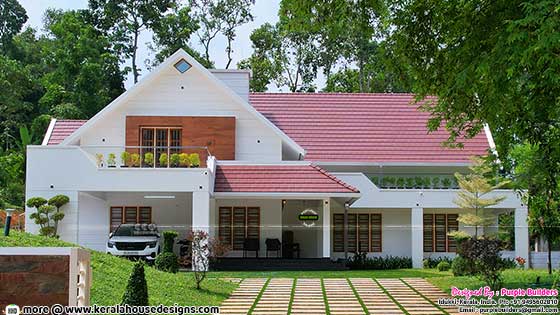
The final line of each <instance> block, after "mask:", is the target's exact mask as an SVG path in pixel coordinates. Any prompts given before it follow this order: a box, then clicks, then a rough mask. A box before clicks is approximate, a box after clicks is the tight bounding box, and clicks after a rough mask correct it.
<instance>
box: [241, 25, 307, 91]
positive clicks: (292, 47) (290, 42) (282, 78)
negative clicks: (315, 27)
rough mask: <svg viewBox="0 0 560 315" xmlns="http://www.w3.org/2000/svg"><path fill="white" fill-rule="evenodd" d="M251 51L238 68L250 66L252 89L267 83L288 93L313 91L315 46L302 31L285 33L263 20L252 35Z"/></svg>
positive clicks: (277, 26) (278, 26)
mask: <svg viewBox="0 0 560 315" xmlns="http://www.w3.org/2000/svg"><path fill="white" fill-rule="evenodd" d="M251 42H252V43H253V44H252V46H253V54H252V55H251V57H250V58H248V59H246V60H243V61H241V62H240V63H239V64H238V66H239V67H240V68H245V69H251V70H252V71H253V79H252V81H253V82H251V90H252V91H256V92H262V91H266V88H267V85H268V84H271V83H273V84H275V85H276V86H277V87H279V88H283V87H286V88H287V89H288V90H289V91H291V92H298V91H313V90H314V88H315V87H314V86H313V80H314V79H315V77H316V74H317V66H316V65H315V63H314V62H313V57H314V56H315V55H314V51H315V49H314V46H313V45H312V44H311V42H310V41H309V37H308V36H307V34H305V33H294V32H291V33H288V32H286V30H285V29H283V27H282V25H281V24H277V25H271V24H269V23H265V24H263V25H261V27H259V28H257V29H255V30H254V31H253V33H252V34H251Z"/></svg>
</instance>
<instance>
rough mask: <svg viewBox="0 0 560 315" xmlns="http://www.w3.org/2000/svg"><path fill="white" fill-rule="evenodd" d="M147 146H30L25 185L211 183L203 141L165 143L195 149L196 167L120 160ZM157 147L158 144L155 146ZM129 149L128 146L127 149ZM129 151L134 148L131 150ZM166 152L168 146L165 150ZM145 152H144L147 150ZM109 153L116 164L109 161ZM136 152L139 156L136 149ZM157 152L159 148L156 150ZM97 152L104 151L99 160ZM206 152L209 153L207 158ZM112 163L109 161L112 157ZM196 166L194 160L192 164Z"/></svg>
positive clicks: (136, 187) (202, 186)
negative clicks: (196, 144) (199, 143)
mask: <svg viewBox="0 0 560 315" xmlns="http://www.w3.org/2000/svg"><path fill="white" fill-rule="evenodd" d="M141 149H145V148H139V147H136V148H127V147H123V146H29V147H28V154H27V162H28V163H27V174H28V183H29V184H28V188H29V190H30V191H33V190H60V191H75V190H77V191H101V192H127V191H134V192H137V191H149V192H193V191H209V190H211V189H212V188H211V185H212V184H213V172H214V169H215V159H214V157H213V156H212V155H210V154H209V152H208V151H207V149H206V148H204V147H184V148H169V150H172V149H173V150H175V149H177V150H180V151H178V152H173V153H172V154H174V153H186V154H192V153H198V154H199V156H200V165H199V166H198V167H190V164H189V167H186V166H185V167H181V165H179V166H178V167H174V166H173V165H174V164H173V163H171V157H170V155H168V156H167V163H163V164H162V163H154V165H150V163H146V162H145V161H141V160H140V159H139V161H138V162H137V163H135V164H134V165H132V164H130V165H126V164H123V163H122V161H121V159H120V155H121V153H122V152H125V151H126V152H129V153H130V155H132V154H133V153H136V152H141ZM156 149H161V148H156ZM129 150H130V151H129ZM131 152H132V153H131ZM168 152H169V151H168ZM145 153H148V152H145ZM109 154H112V155H111V157H113V155H114V156H115V161H114V163H115V164H111V165H109V164H107V159H108V157H109ZM136 154H138V157H140V153H136ZM158 154H159V157H161V156H162V155H163V153H158ZM96 155H102V157H103V159H102V163H100V164H98V163H97V162H98V161H97V160H96ZM207 156H208V158H206V157H207ZM110 162H111V163H112V162H113V161H110ZM193 166H196V165H193Z"/></svg>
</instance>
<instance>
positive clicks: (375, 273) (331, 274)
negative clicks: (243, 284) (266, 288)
mask: <svg viewBox="0 0 560 315" xmlns="http://www.w3.org/2000/svg"><path fill="white" fill-rule="evenodd" d="M209 276H210V277H213V278H411V277H419V278H430V277H443V276H451V272H439V271H437V270H436V269H394V270H337V271H215V272H210V273H209Z"/></svg>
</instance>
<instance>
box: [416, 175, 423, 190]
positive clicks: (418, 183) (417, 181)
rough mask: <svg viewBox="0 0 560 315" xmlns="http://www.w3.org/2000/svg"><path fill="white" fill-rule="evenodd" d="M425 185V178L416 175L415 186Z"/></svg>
mask: <svg viewBox="0 0 560 315" xmlns="http://www.w3.org/2000/svg"><path fill="white" fill-rule="evenodd" d="M423 186H424V179H422V177H414V187H415V188H423Z"/></svg>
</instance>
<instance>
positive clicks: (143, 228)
mask: <svg viewBox="0 0 560 315" xmlns="http://www.w3.org/2000/svg"><path fill="white" fill-rule="evenodd" d="M113 235H114V236H159V234H158V231H157V228H156V227H155V226H154V225H153V224H122V225H120V226H119V227H118V228H117V230H116V231H115V232H114V233H113Z"/></svg>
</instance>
